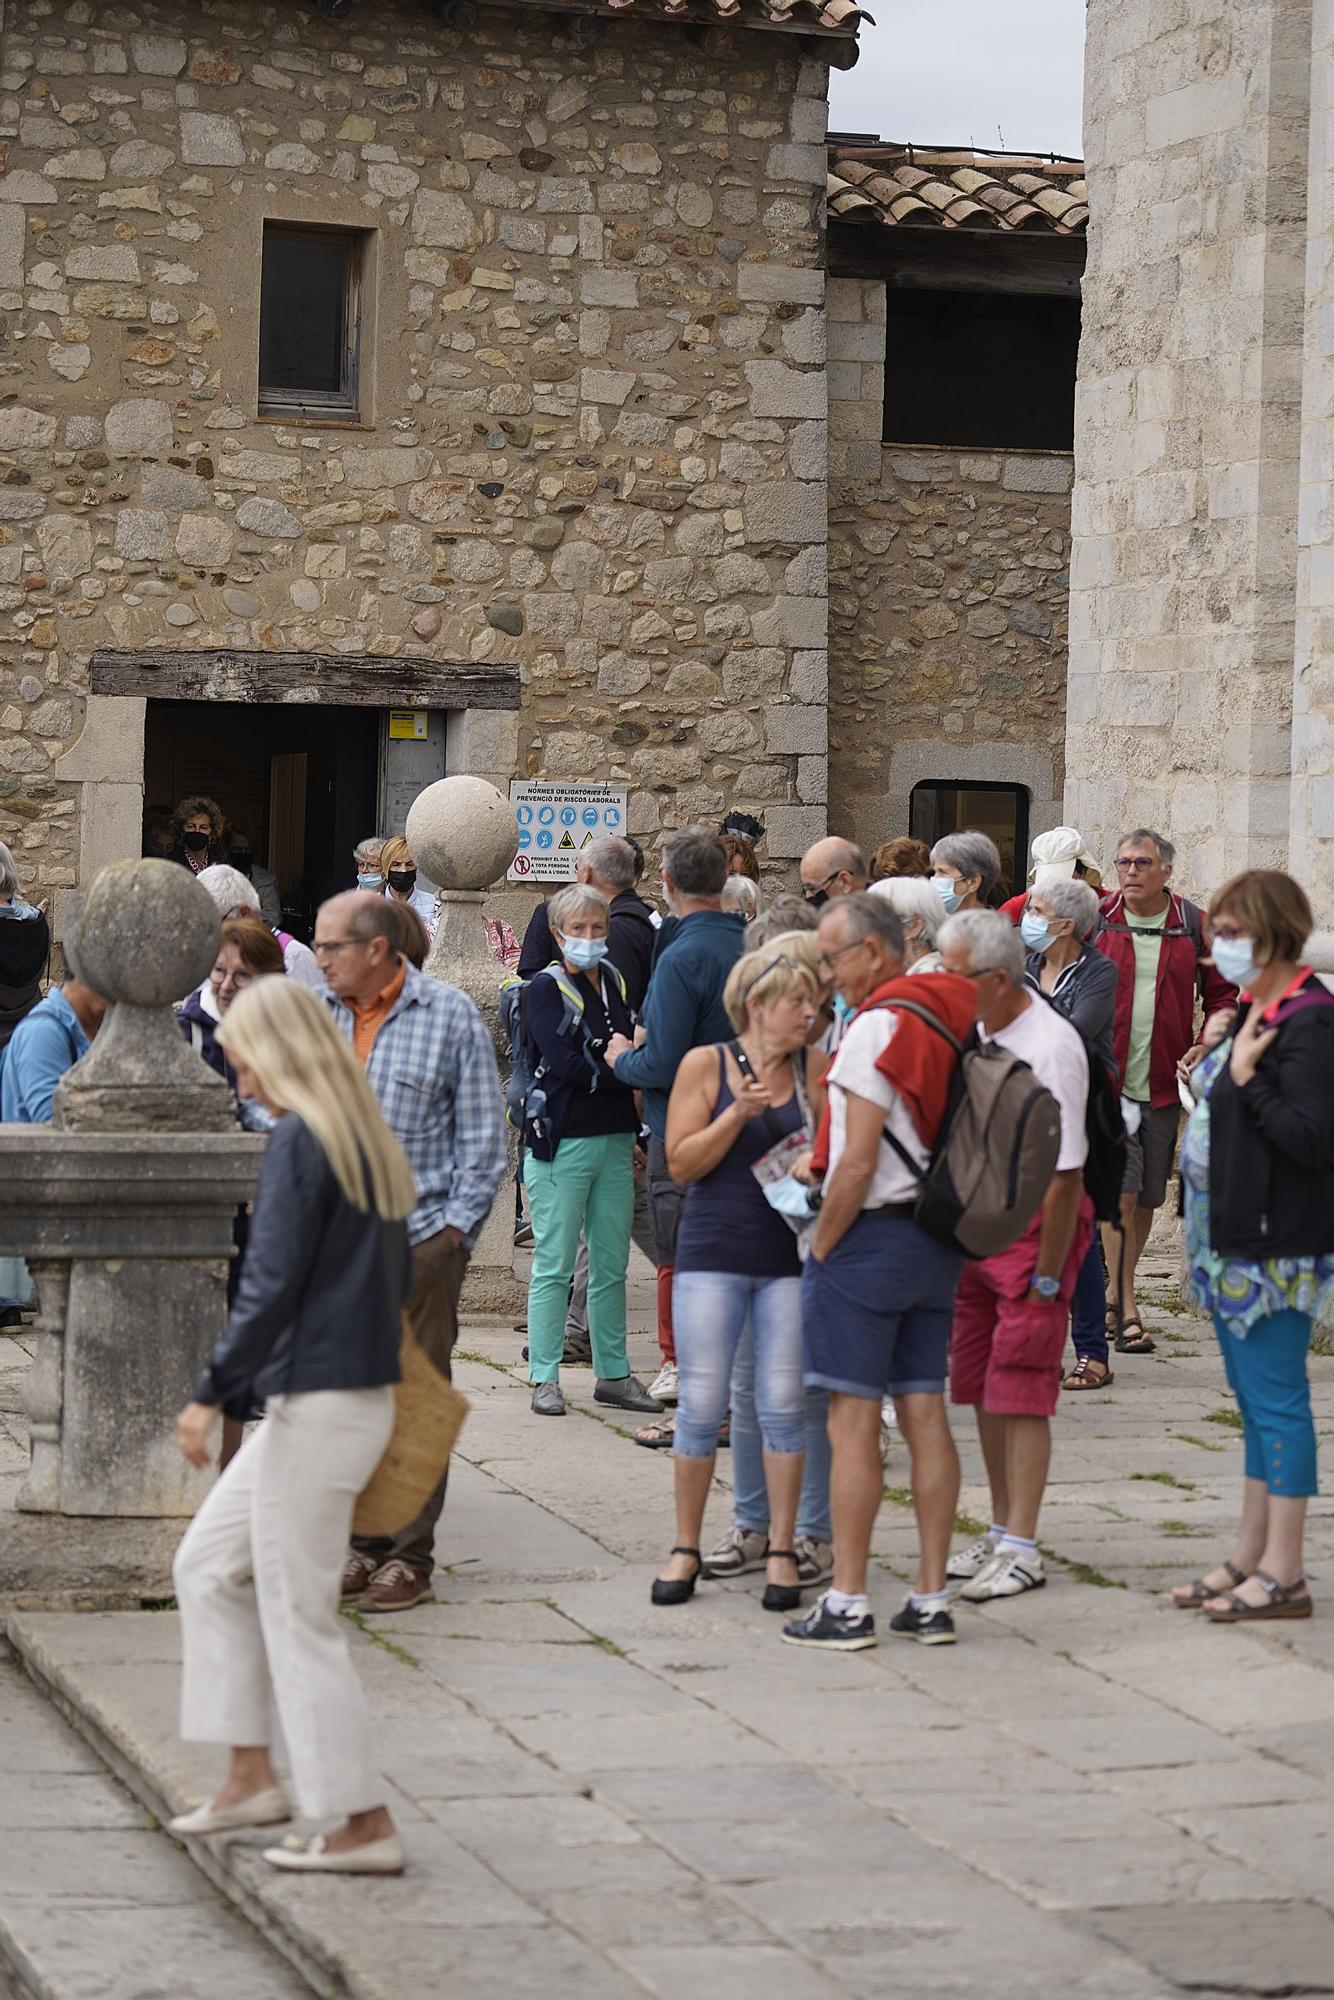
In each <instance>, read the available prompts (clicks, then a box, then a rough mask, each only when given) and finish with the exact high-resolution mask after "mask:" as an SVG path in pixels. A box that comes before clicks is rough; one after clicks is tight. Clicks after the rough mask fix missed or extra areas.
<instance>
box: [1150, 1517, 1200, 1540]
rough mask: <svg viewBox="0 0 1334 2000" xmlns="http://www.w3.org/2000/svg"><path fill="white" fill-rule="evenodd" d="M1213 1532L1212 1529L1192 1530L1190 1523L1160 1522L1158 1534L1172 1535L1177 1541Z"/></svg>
mask: <svg viewBox="0 0 1334 2000" xmlns="http://www.w3.org/2000/svg"><path fill="white" fill-rule="evenodd" d="M1212 1532H1213V1530H1212V1529H1210V1528H1192V1526H1191V1524H1190V1522H1189V1521H1160V1522H1159V1523H1158V1533H1159V1534H1160V1535H1170V1536H1172V1537H1173V1538H1174V1539H1175V1540H1177V1541H1181V1540H1183V1539H1184V1538H1185V1537H1186V1536H1188V1535H1208V1534H1211V1533H1212Z"/></svg>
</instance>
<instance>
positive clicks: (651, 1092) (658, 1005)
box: [616, 910, 746, 1139]
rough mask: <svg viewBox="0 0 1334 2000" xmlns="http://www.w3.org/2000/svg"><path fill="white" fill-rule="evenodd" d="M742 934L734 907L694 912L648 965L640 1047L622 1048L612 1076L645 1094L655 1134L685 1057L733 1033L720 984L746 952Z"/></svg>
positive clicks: (661, 1133)
mask: <svg viewBox="0 0 1334 2000" xmlns="http://www.w3.org/2000/svg"><path fill="white" fill-rule="evenodd" d="M745 934H746V924H745V919H744V918H743V917H741V916H739V915H737V914H736V913H735V912H734V911H732V910H692V911H691V913H690V915H689V916H688V917H683V918H682V919H681V926H680V929H679V930H678V931H677V933H676V935H675V936H674V937H673V939H672V940H671V943H670V944H669V945H668V946H667V948H666V949H665V950H664V951H663V953H662V955H661V956H660V958H659V959H658V962H657V964H656V965H655V966H654V968H653V977H652V979H651V980H650V981H649V988H648V998H647V999H646V1000H645V1002H644V1006H643V1010H642V1012H641V1015H640V1019H641V1021H642V1023H643V1026H644V1030H645V1042H644V1046H643V1047H642V1048H639V1049H631V1050H629V1051H627V1053H626V1054H625V1055H623V1056H622V1057H621V1059H620V1061H619V1062H618V1063H617V1065H616V1074H617V1076H618V1077H619V1079H620V1081H621V1082H622V1083H628V1084H629V1085H630V1086H631V1087H632V1088H633V1089H635V1090H642V1091H643V1093H644V1118H645V1122H646V1123H647V1125H648V1129H649V1131H650V1132H651V1133H652V1134H653V1136H654V1138H655V1139H665V1138H666V1136H667V1100H668V1098H669V1097H670V1096H671V1094H672V1084H673V1083H674V1081H675V1079H676V1072H677V1070H678V1069H679V1068H680V1066H681V1058H682V1056H684V1055H685V1054H686V1052H687V1050H689V1049H697V1048H699V1047H700V1046H701V1045H702V1044H704V1043H706V1042H726V1041H730V1040H731V1038H732V1034H733V1032H734V1031H733V1028H732V1024H731V1022H730V1021H729V1020H728V1018H727V1015H726V1013H725V1012H724V1011H723V988H724V986H725V985H726V984H727V975H728V973H729V972H730V971H731V970H732V967H733V966H734V965H735V964H736V962H737V960H738V959H739V958H740V956H741V954H742V952H743V951H744V949H745Z"/></svg>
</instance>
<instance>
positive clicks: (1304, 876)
mask: <svg viewBox="0 0 1334 2000" xmlns="http://www.w3.org/2000/svg"><path fill="white" fill-rule="evenodd" d="M1311 13H1312V36H1311V148H1310V174H1309V180H1308V191H1307V218H1306V220H1307V257H1306V272H1307V298H1306V348H1305V355H1304V358H1303V369H1302V451H1301V504H1300V508H1299V512H1298V545H1299V546H1298V556H1297V643H1296V648H1295V651H1294V655H1293V684H1292V788H1291V795H1290V817H1289V834H1288V851H1289V863H1288V865H1289V867H1290V868H1291V870H1292V872H1293V874H1294V875H1295V876H1296V877H1297V879H1298V881H1299V882H1301V883H1302V884H1303V886H1304V887H1305V888H1306V890H1307V892H1308V894H1309V895H1310V898H1311V904H1312V907H1313V909H1314V911H1315V918H1316V922H1317V924H1319V925H1320V926H1321V928H1322V930H1323V931H1324V933H1325V936H1324V937H1323V938H1322V939H1321V941H1320V944H1319V946H1318V947H1317V950H1316V954H1315V963H1317V964H1320V965H1323V966H1324V968H1325V969H1327V970H1334V937H1332V936H1330V935H1329V933H1331V932H1334V403H1332V402H1331V398H1330V392H1329V380H1330V367H1331V361H1334V0H1315V4H1314V6H1313V7H1312V10H1311Z"/></svg>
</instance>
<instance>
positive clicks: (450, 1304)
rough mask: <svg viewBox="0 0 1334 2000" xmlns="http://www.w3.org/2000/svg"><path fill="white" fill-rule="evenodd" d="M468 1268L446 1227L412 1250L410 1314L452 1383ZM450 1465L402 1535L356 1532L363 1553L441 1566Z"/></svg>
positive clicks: (421, 1566)
mask: <svg viewBox="0 0 1334 2000" xmlns="http://www.w3.org/2000/svg"><path fill="white" fill-rule="evenodd" d="M467 1273H468V1252H467V1251H466V1250H465V1249H464V1248H463V1246H462V1244H452V1245H451V1244H449V1243H446V1241H445V1233H444V1231H443V1230H441V1231H440V1232H439V1234H438V1235H435V1236H428V1237H427V1238H426V1240H425V1241H424V1242H422V1243H417V1244H414V1246H413V1251H412V1292H411V1294H410V1296H409V1298H408V1303H407V1314H408V1318H409V1320H410V1321H411V1322H412V1331H413V1334H414V1336H415V1338H416V1340H417V1343H418V1345H419V1346H420V1347H421V1349H422V1352H423V1353H424V1354H425V1355H426V1358H427V1360H428V1361H431V1362H433V1363H434V1364H435V1366H436V1367H437V1368H438V1369H439V1370H440V1373H441V1374H442V1375H443V1376H444V1378H445V1380H446V1381H447V1382H448V1381H449V1380H451V1368H450V1363H451V1358H452V1356H453V1353H454V1347H455V1343H456V1342H457V1340H458V1337H459V1294H460V1292H461V1291H462V1290H463V1280H464V1278H465V1277H466V1276H467ZM448 1484H449V1467H448V1466H446V1467H445V1469H444V1471H443V1472H442V1473H441V1475H440V1483H439V1485H438V1486H437V1487H436V1489H435V1491H434V1492H433V1493H432V1494H431V1497H430V1499H429V1500H428V1501H427V1502H426V1505H425V1506H424V1507H423V1508H422V1510H421V1512H420V1513H419V1514H418V1516H417V1518H416V1520H415V1521H409V1522H408V1524H407V1526H406V1527H404V1528H400V1529H399V1531H398V1533H397V1534H396V1535H355V1536H354V1537H353V1539H352V1546H353V1548H354V1549H355V1550H356V1551H357V1553H358V1554H359V1555H364V1556H367V1557H369V1559H370V1560H371V1561H372V1562H374V1563H375V1564H376V1565H377V1566H378V1565H379V1564H380V1563H386V1562H389V1561H390V1560H391V1559H392V1558H393V1557H395V1556H397V1557H399V1558H401V1560H402V1561H403V1562H406V1563H410V1564H411V1565H412V1567H413V1569H415V1570H420V1572H421V1574H422V1575H423V1576H429V1575H430V1574H431V1571H432V1570H433V1569H434V1567H435V1526H436V1522H437V1521H438V1520H439V1519H440V1514H441V1511H442V1509H443V1507H444V1504H445V1488H446V1487H447V1485H448Z"/></svg>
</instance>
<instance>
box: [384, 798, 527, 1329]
mask: <svg viewBox="0 0 1334 2000" xmlns="http://www.w3.org/2000/svg"><path fill="white" fill-rule="evenodd" d="M407 840H408V845H409V847H410V848H411V849H412V852H413V853H414V854H415V855H416V857H417V860H418V862H419V864H420V865H421V867H422V868H423V870H424V871H425V873H426V874H427V875H429V876H430V878H431V880H432V881H433V882H438V883H439V884H440V894H439V901H438V904H437V911H438V918H437V923H436V932H435V937H434V939H433V940H432V944H431V951H430V955H429V957H428V958H427V961H426V971H427V972H428V973H429V974H430V975H431V977H432V978H433V979H443V980H445V981H446V982H447V983H448V984H449V985H450V986H457V987H458V988H459V990H460V991H461V992H463V993H466V994H467V996H468V998H469V999H470V1000H471V1001H472V1002H473V1004H474V1005H475V1006H476V1007H477V1009H478V1012H479V1013H480V1014H481V1016H482V1019H483V1020H484V1021H485V1022H486V1025H487V1028H488V1030H489V1031H490V1035H491V1040H492V1043H493V1045H494V1047H495V1051H496V1061H497V1064H498V1066H499V1069H500V1075H501V1082H502V1086H503V1083H504V1079H505V1077H506V1075H507V1074H508V1070H509V1043H508V1040H507V1038H506V1037H505V1036H504V1035H503V1034H502V1033H501V1028H500V981H501V978H502V976H503V975H502V973H501V970H500V967H499V965H498V964H497V963H496V960H495V958H494V956H493V955H492V952H491V947H490V945H489V944H488V943H487V937H486V930H485V927H484V926H483V923H482V903H483V901H484V897H483V893H482V892H483V890H485V889H487V888H489V887H490V886H491V884H492V883H494V882H496V881H498V880H499V879H500V878H501V877H502V876H503V875H504V873H505V870H506V869H507V868H508V867H509V865H510V862H511V861H512V860H513V859H514V856H515V854H516V853H517V852H518V847H519V828H518V822H517V821H516V820H515V817H514V811H513V808H512V807H511V805H510V803H509V801H508V799H506V798H504V797H503V796H502V794H501V793H500V792H499V791H497V789H496V787H495V786H494V785H491V784H488V783H487V782H486V780H485V779H484V778H474V777H467V776H463V775H460V776H457V777H453V778H442V779H441V780H440V781H439V783H438V784H434V785H428V786H427V787H426V789H425V791H423V792H419V793H418V795H417V797H416V799H414V801H413V804H412V809H411V811H410V812H409V814H408V824H407ZM507 1129H508V1128H507ZM517 1164H518V1138H517V1134H515V1133H514V1132H513V1131H512V1130H511V1131H510V1133H509V1171H508V1172H507V1173H506V1175H505V1178H504V1180H503V1181H502V1182H501V1184H500V1188H499V1190H498V1192H497V1194H496V1198H495V1201H494V1202H493V1204H492V1207H491V1213H490V1215H489V1216H488V1218H487V1220H486V1222H485V1223H484V1225H483V1227H482V1231H481V1234H480V1236H479V1237H478V1239H477V1243H476V1245H475V1246H474V1249H473V1253H472V1261H471V1263H470V1264H469V1266H468V1278H467V1284H466V1287H465V1290H464V1295H463V1296H464V1300H465V1302H466V1304H467V1305H468V1306H469V1307H470V1308H471V1309H472V1310H473V1311H475V1312H483V1313H510V1312H515V1311H517V1310H518V1309H519V1308H520V1307H521V1306H522V1304H523V1302H524V1298H525V1287H524V1285H523V1283H522V1282H521V1281H520V1280H519V1279H518V1278H517V1277H516V1276H515V1274H514V1173H515V1169H516V1167H517Z"/></svg>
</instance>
